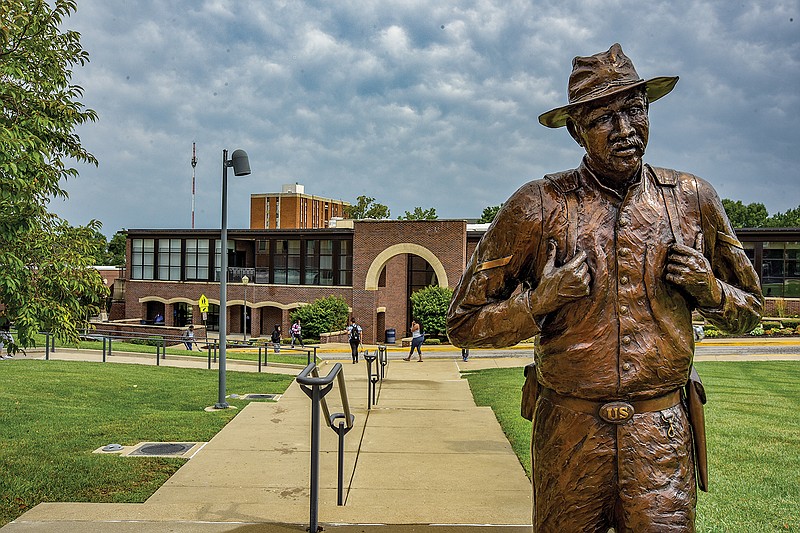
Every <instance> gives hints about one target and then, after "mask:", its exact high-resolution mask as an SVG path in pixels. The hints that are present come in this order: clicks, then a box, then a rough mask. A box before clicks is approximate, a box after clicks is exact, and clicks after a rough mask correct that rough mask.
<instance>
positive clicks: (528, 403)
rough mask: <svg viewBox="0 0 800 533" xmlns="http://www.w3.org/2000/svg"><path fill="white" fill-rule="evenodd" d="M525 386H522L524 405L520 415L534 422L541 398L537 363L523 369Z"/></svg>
mask: <svg viewBox="0 0 800 533" xmlns="http://www.w3.org/2000/svg"><path fill="white" fill-rule="evenodd" d="M523 373H524V375H525V384H524V385H522V405H521V409H520V414H521V415H522V418H524V419H525V420H531V421H533V413H534V411H535V410H536V399H537V398H538V397H539V382H538V381H536V363H531V364H529V365H526V366H525V368H524V369H523Z"/></svg>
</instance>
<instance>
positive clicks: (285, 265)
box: [274, 239, 301, 285]
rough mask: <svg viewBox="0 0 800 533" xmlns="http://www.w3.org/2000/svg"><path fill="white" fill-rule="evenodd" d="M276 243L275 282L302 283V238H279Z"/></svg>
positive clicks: (286, 283) (280, 283)
mask: <svg viewBox="0 0 800 533" xmlns="http://www.w3.org/2000/svg"><path fill="white" fill-rule="evenodd" d="M275 244H276V249H275V266H274V273H275V281H274V283H276V284H279V285H300V261H301V255H300V240H299V239H287V240H278V241H275Z"/></svg>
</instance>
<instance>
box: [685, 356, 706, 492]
mask: <svg viewBox="0 0 800 533" xmlns="http://www.w3.org/2000/svg"><path fill="white" fill-rule="evenodd" d="M684 394H685V396H686V409H687V411H688V413H689V423H690V425H691V426H692V442H693V445H694V459H695V466H696V468H697V486H698V487H699V488H700V490H702V491H703V492H708V457H707V453H706V419H705V414H704V413H703V405H705V403H706V391H705V388H704V387H703V382H702V381H700V375H699V374H698V373H697V370H695V368H694V366H693V367H692V370H691V374H690V375H689V381H688V382H687V383H686V387H685V389H684Z"/></svg>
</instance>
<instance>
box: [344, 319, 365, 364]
mask: <svg viewBox="0 0 800 533" xmlns="http://www.w3.org/2000/svg"><path fill="white" fill-rule="evenodd" d="M350 321H351V324H350V325H349V326H347V333H348V336H349V340H350V351H351V352H352V354H353V364H356V363H358V345H359V344H361V332H362V330H361V326H359V325H358V324H356V319H355V317H353V318H351V319H350Z"/></svg>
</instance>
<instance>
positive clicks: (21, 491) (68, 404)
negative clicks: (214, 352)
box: [0, 357, 294, 526]
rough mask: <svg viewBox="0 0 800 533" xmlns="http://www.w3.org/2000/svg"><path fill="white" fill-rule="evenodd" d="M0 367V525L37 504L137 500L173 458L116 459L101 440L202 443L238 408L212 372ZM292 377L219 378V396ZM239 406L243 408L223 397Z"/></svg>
mask: <svg viewBox="0 0 800 533" xmlns="http://www.w3.org/2000/svg"><path fill="white" fill-rule="evenodd" d="M1 364H2V366H0V526H2V525H3V524H5V523H7V522H9V521H10V520H13V519H14V518H16V517H17V516H19V515H21V514H22V513H23V512H25V511H26V510H28V509H30V508H31V507H33V506H34V505H36V504H38V503H39V502H44V501H65V502H67V501H69V502H143V501H144V500H145V499H147V498H148V497H149V496H150V495H151V494H152V493H153V492H155V490H156V489H158V487H160V486H161V485H162V484H163V483H164V481H166V480H167V479H168V478H169V476H171V475H172V474H173V473H174V472H175V471H176V470H177V469H178V468H179V467H180V466H181V465H182V464H183V462H184V460H183V459H168V458H155V457H137V458H135V459H134V458H124V459H121V458H119V457H116V456H112V455H99V454H93V453H92V451H93V450H95V449H97V448H99V447H101V446H105V445H106V444H109V443H112V442H114V443H119V444H122V445H133V444H136V443H138V442H140V441H155V442H162V441H208V440H209V439H211V437H213V436H214V435H215V434H216V433H217V432H218V431H219V430H220V429H221V428H222V427H223V426H224V425H225V424H226V423H227V422H228V421H229V420H230V419H231V418H233V417H234V416H235V415H236V413H238V412H239V410H235V409H231V410H224V411H216V412H211V413H208V412H205V411H204V410H203V409H204V408H205V407H206V406H209V405H213V404H214V403H216V401H217V394H218V374H217V371H216V370H211V371H209V370H195V369H177V368H168V367H161V368H158V367H153V366H142V365H124V364H114V365H110V364H102V363H79V362H66V361H41V360H38V361H37V360H24V359H20V358H19V357H18V358H17V359H15V360H13V361H3V362H2V363H1ZM293 379H294V378H293V377H292V376H287V375H278V374H257V373H244V372H228V374H227V391H228V393H239V394H243V393H271V394H279V393H283V392H284V391H285V390H286V388H287V387H288V385H289V384H290V383H291V382H292V380H293ZM229 403H230V404H231V405H234V406H237V407H239V408H240V409H241V408H242V407H244V406H245V405H246V404H247V403H248V402H247V401H243V400H235V399H231V400H229Z"/></svg>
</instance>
